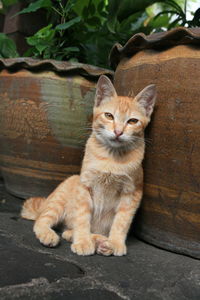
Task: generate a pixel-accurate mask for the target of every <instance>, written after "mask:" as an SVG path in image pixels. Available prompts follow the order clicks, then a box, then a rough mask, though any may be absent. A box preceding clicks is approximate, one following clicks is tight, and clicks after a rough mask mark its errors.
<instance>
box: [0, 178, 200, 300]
mask: <svg viewBox="0 0 200 300" xmlns="http://www.w3.org/2000/svg"><path fill="white" fill-rule="evenodd" d="M21 204H22V200H21V199H18V198H16V197H13V196H11V195H9V194H8V193H6V191H5V189H4V186H3V183H2V182H0V235H1V237H0V250H1V251H0V299H1V300H4V299H24V300H27V299H34V300H41V299H48V300H49V299H50V300H51V299H52V300H57V299H58V300H60V299H61V300H62V299H67V300H72V299H76V300H93V299H94V300H106V299H109V300H118V299H127V300H128V299H134V300H136V299H137V300H160V299H163V300H186V299H187V300H199V299H200V261H199V260H195V259H193V258H190V257H186V256H183V255H179V254H175V253H171V252H168V251H164V250H161V249H158V248H156V247H154V246H151V245H149V244H146V243H144V242H142V241H139V240H138V239H136V238H134V237H129V238H128V255H127V256H125V257H113V256H112V257H103V256H99V255H94V256H88V257H80V256H77V255H75V254H73V253H72V252H71V250H70V244H69V243H67V242H66V241H64V240H62V241H61V244H60V245H59V246H58V247H57V248H54V249H51V248H46V247H43V246H42V245H41V244H40V243H39V242H38V241H37V240H36V238H35V237H34V234H33V232H32V226H33V223H32V222H31V221H26V220H22V219H21V218H20V217H19V211H20V207H21Z"/></svg>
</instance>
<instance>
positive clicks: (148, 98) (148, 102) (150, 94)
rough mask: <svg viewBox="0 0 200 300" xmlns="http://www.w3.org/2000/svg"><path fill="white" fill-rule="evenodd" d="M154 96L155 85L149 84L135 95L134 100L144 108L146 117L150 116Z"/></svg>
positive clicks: (154, 100)
mask: <svg viewBox="0 0 200 300" xmlns="http://www.w3.org/2000/svg"><path fill="white" fill-rule="evenodd" d="M156 96H157V93H156V86H155V84H150V85H148V86H147V87H145V88H144V89H143V90H142V91H141V92H140V93H139V94H138V95H137V96H136V97H135V100H136V101H137V102H138V103H139V104H140V105H141V106H142V107H143V108H144V109H145V111H146V115H147V117H150V116H151V114H152V112H153V108H154V105H155V102H156Z"/></svg>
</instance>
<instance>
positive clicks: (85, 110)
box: [0, 58, 112, 198]
mask: <svg viewBox="0 0 200 300" xmlns="http://www.w3.org/2000/svg"><path fill="white" fill-rule="evenodd" d="M101 74H106V75H108V76H110V77H112V71H109V70H104V69H101V68H97V67H94V66H89V65H83V64H78V63H75V64H72V63H67V62H65V63H64V62H56V61H49V60H48V61H38V60H33V59H23V58H22V59H5V60H0V145H1V147H0V166H1V171H2V175H3V178H4V180H5V185H6V188H7V190H8V191H9V192H11V193H13V194H15V195H17V196H20V197H23V198H26V197H29V196H33V195H35V196H36V195H44V196H45V195H47V194H49V193H50V192H51V191H52V190H53V189H54V188H55V187H56V186H57V185H58V183H59V182H61V181H62V180H64V179H65V178H66V177H68V176H70V175H72V174H77V173H79V171H80V164H81V160H82V155H83V149H84V144H85V141H86V139H87V136H88V133H89V130H88V126H89V123H90V121H91V116H92V107H93V100H94V93H95V85H96V82H97V80H98V77H99V76H100V75H101Z"/></svg>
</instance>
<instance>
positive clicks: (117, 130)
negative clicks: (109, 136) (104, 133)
mask: <svg viewBox="0 0 200 300" xmlns="http://www.w3.org/2000/svg"><path fill="white" fill-rule="evenodd" d="M114 133H115V135H116V137H119V136H120V135H122V134H123V131H122V130H120V129H115V130H114Z"/></svg>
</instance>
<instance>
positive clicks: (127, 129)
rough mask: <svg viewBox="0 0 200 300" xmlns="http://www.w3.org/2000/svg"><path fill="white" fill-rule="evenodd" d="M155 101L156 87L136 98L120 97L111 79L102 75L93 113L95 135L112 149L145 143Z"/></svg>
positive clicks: (129, 147) (128, 147) (150, 86)
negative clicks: (144, 136) (145, 131)
mask: <svg viewBox="0 0 200 300" xmlns="http://www.w3.org/2000/svg"><path fill="white" fill-rule="evenodd" d="M155 100H156V88H155V85H154V84H151V85H148V86H147V87H146V88H144V89H143V90H142V91H141V92H140V93H139V94H138V95H137V96H135V97H134V98H132V97H123V96H118V95H117V93H116V90H115V88H114V86H113V84H112V82H111V81H110V79H109V78H108V77H106V76H104V75H102V76H101V77H100V78H99V80H98V83H97V89H96V96H95V104H94V110H93V133H94V134H95V136H96V138H97V140H98V141H99V142H100V143H101V144H103V145H104V146H106V147H107V148H109V149H111V150H112V149H113V150H114V149H116V150H120V149H123V150H124V151H126V150H130V149H133V148H135V147H136V146H137V145H138V143H140V142H141V141H143V133H144V129H145V127H146V126H147V124H148V123H149V121H150V117H151V114H152V112H153V108H154V104H155Z"/></svg>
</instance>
